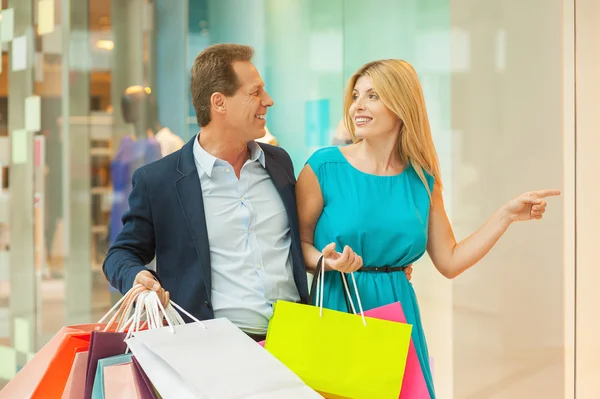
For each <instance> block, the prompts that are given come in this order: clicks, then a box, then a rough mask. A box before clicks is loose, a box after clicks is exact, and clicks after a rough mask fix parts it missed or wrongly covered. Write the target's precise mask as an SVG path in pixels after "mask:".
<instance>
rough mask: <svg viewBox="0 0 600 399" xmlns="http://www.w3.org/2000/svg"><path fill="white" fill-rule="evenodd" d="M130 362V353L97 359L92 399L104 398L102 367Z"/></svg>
mask: <svg viewBox="0 0 600 399" xmlns="http://www.w3.org/2000/svg"><path fill="white" fill-rule="evenodd" d="M129 362H131V353H128V354H123V355H117V356H111V357H107V358H104V359H100V360H98V367H97V368H96V374H95V376H94V386H93V388H92V399H104V397H105V391H104V369H105V368H106V367H109V366H113V365H120V364H125V363H129Z"/></svg>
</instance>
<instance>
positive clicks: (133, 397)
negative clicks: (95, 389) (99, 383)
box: [104, 362, 142, 399]
mask: <svg viewBox="0 0 600 399" xmlns="http://www.w3.org/2000/svg"><path fill="white" fill-rule="evenodd" d="M133 367H134V366H133V364H132V363H131V362H128V363H123V364H114V365H112V366H107V367H105V368H104V398H105V399H120V398H128V399H141V398H142V396H141V394H140V390H139V388H138V384H137V381H136V378H135V373H134V369H133Z"/></svg>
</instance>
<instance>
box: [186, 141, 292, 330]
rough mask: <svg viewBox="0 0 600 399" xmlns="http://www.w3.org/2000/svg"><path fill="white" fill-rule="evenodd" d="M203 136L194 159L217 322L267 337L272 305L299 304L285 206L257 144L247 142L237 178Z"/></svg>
mask: <svg viewBox="0 0 600 399" xmlns="http://www.w3.org/2000/svg"><path fill="white" fill-rule="evenodd" d="M198 137H199V136H196V140H195V142H194V159H195V162H196V168H197V169H198V176H199V178H200V184H201V185H202V196H203V199H204V212H205V215H206V226H207V230H208V241H209V244H210V261H211V266H212V305H213V311H214V314H215V317H217V318H218V317H225V318H227V319H229V320H230V321H231V322H232V323H234V324H235V325H237V326H238V327H239V328H240V329H242V330H243V331H246V332H248V333H251V334H265V333H266V332H267V326H268V323H269V320H270V319H271V317H272V315H273V304H274V303H275V302H276V301H277V300H279V299H281V300H286V301H293V302H295V301H298V300H299V299H300V296H299V294H298V289H297V288H296V284H295V282H294V277H293V272H292V258H291V254H290V245H291V237H290V223H289V219H288V216H287V213H286V210H285V207H284V205H283V201H282V200H281V197H280V196H279V193H278V192H277V189H276V188H275V185H274V184H273V182H272V180H271V178H270V176H269V174H268V172H267V170H266V169H265V154H264V152H263V150H262V148H260V146H259V145H258V144H257V143H255V142H254V141H252V142H250V143H248V148H249V150H250V159H248V160H247V161H246V163H245V164H244V166H243V167H242V170H241V172H240V178H239V179H238V178H237V176H236V175H235V172H234V170H233V167H232V166H231V165H230V164H229V163H228V162H226V161H223V160H220V159H218V158H216V157H214V156H213V155H211V154H209V153H208V152H206V151H205V150H204V149H203V148H202V147H201V146H200V143H199V140H198Z"/></svg>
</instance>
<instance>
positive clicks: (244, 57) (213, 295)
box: [104, 44, 339, 340]
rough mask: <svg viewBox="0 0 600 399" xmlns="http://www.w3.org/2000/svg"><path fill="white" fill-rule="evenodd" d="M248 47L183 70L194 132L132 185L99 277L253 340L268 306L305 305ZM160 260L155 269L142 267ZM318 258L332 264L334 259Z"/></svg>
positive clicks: (281, 171) (206, 56) (287, 202)
mask: <svg viewBox="0 0 600 399" xmlns="http://www.w3.org/2000/svg"><path fill="white" fill-rule="evenodd" d="M252 56H253V50H252V48H251V47H248V46H241V45H235V44H218V45H214V46H211V47H208V48H206V49H205V50H204V51H202V52H201V53H200V54H199V55H198V57H197V58H196V61H195V62H194V66H193V68H192V81H191V92H192V102H193V105H194V109H195V111H196V116H197V119H198V124H199V125H200V127H201V133H199V134H198V135H197V136H196V137H194V138H193V139H192V140H190V141H189V142H188V143H187V144H186V145H185V146H184V147H183V148H182V149H181V150H179V151H176V152H174V153H173V154H171V155H168V156H166V157H165V158H163V159H161V160H159V161H156V162H153V163H151V164H149V165H146V166H143V167H142V168H140V169H139V170H137V171H136V172H135V174H134V175H133V189H132V192H131V195H130V197H129V206H130V210H129V211H128V212H127V213H126V214H125V215H124V216H123V223H124V226H123V229H122V231H121V233H120V234H119V236H118V237H117V239H116V241H115V243H114V245H113V246H112V247H111V248H110V250H109V251H108V254H107V257H106V260H105V262H104V273H105V274H106V276H107V278H108V279H109V280H110V282H111V284H112V285H113V286H115V287H117V288H118V289H119V290H120V291H121V292H122V293H125V292H126V291H128V290H129V289H130V288H131V287H132V285H133V284H136V283H141V284H143V285H145V286H146V287H147V288H148V289H153V290H155V291H157V292H158V294H159V296H161V299H162V301H163V303H166V302H167V301H168V299H169V293H170V295H172V297H173V300H174V301H175V302H176V303H178V304H179V305H180V306H182V307H183V308H184V309H186V310H187V311H188V312H190V313H192V314H193V315H194V316H196V317H198V318H199V319H209V318H213V317H225V318H227V319H229V320H230V321H232V322H233V323H234V324H236V325H237V326H238V327H239V328H240V329H242V330H243V331H244V332H246V333H247V334H248V335H249V336H251V337H252V338H254V339H256V340H262V339H264V337H265V334H266V331H267V325H268V322H269V320H270V318H271V316H272V314H273V304H274V303H275V302H276V301H277V300H280V299H281V300H287V301H299V302H303V303H306V302H307V301H308V287H307V278H306V269H305V264H304V259H303V256H302V249H301V244H300V238H299V232H298V218H297V214H296V201H295V195H294V184H295V181H296V179H295V175H294V170H293V166H292V162H291V159H290V157H289V155H288V154H287V152H285V151H284V150H283V149H281V148H278V147H274V146H271V145H268V144H264V143H257V142H255V140H256V139H259V138H261V137H263V136H264V135H265V123H266V122H265V117H266V114H267V110H268V108H269V107H271V106H272V105H273V100H272V99H271V97H269V95H268V94H267V92H266V91H265V88H264V82H263V80H262V79H261V77H260V75H259V73H258V71H257V70H256V68H255V67H254V65H253V64H252V62H251V60H252ZM155 254H156V258H157V271H156V272H152V271H150V270H148V269H147V268H146V267H145V266H144V265H146V264H148V263H150V261H151V260H152V258H153V257H154V255H155ZM326 255H327V257H329V256H331V257H336V256H339V254H337V253H335V252H332V253H328V254H326Z"/></svg>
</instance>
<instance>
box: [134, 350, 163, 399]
mask: <svg viewBox="0 0 600 399" xmlns="http://www.w3.org/2000/svg"><path fill="white" fill-rule="evenodd" d="M131 363H132V364H133V372H134V375H135V379H136V382H137V386H138V389H139V392H140V396H141V397H142V399H159V395H158V393H157V392H156V389H154V386H153V385H152V382H150V378H148V376H147V375H146V373H145V372H144V370H142V366H140V364H139V363H138V361H137V359H136V358H135V356H132V357H131Z"/></svg>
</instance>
